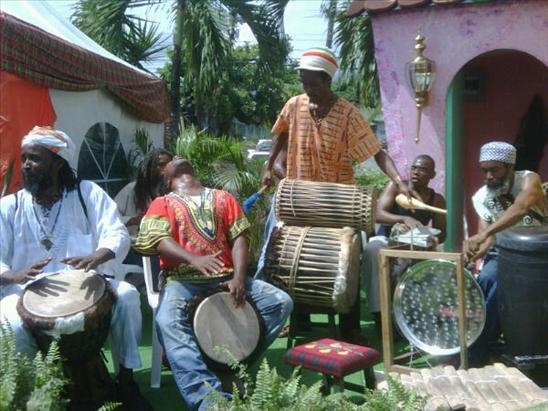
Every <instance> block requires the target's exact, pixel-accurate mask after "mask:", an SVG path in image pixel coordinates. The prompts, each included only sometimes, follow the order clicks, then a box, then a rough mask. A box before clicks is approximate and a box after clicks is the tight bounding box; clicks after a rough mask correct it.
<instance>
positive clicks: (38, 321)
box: [17, 270, 116, 364]
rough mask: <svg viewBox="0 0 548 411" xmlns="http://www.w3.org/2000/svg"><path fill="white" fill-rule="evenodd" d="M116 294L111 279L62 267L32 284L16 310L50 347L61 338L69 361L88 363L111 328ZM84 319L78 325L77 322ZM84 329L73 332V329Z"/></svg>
mask: <svg viewBox="0 0 548 411" xmlns="http://www.w3.org/2000/svg"><path fill="white" fill-rule="evenodd" d="M115 300H116V294H115V292H114V290H113V289H112V286H111V285H110V283H109V282H108V281H107V280H105V279H104V278H103V277H101V276H100V275H98V274H97V273H95V272H94V271H89V272H85V271H83V270H67V271H59V272H57V273H55V274H52V275H50V276H47V277H45V278H42V279H40V280H38V281H36V282H35V283H33V284H31V285H29V286H28V287H27V288H26V289H25V291H24V292H23V294H22V295H21V298H20V299H19V302H18V303H17V311H18V313H19V315H20V317H21V319H22V321H23V322H24V323H25V325H26V326H27V327H28V328H29V329H30V331H31V332H32V334H33V336H34V337H35V339H36V342H37V344H38V347H39V348H40V350H42V351H47V349H48V347H49V345H50V343H51V341H52V339H53V338H55V339H58V338H59V349H60V352H61V355H62V356H63V357H64V358H65V359H66V360H67V361H68V362H70V363H79V364H81V363H85V362H87V361H89V360H91V359H92V358H93V357H95V356H96V355H97V354H98V353H99V351H100V350H101V347H102V346H103V344H104V342H105V340H106V338H107V336H108V333H109V330H110V318H111V308H112V305H113V304H114V302H115ZM78 321H83V324H81V325H80V327H78V326H77V325H75V323H76V322H78ZM75 328H80V329H81V328H83V331H76V332H72V331H71V330H72V329H75Z"/></svg>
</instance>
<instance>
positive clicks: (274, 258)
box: [264, 226, 361, 313]
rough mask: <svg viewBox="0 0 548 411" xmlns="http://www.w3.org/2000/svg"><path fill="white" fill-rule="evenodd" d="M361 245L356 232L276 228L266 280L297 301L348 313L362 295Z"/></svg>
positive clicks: (349, 230) (348, 230) (329, 229)
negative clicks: (360, 293)
mask: <svg viewBox="0 0 548 411" xmlns="http://www.w3.org/2000/svg"><path fill="white" fill-rule="evenodd" d="M360 254H361V243H360V238H359V236H358V233H357V231H356V230H354V229H352V228H349V227H346V228H342V229H341V228H323V227H295V226H282V227H277V228H275V229H274V231H273V233H272V237H271V239H270V243H269V245H268V251H267V256H266V261H265V270H264V272H265V276H266V277H265V278H266V279H267V281H270V282H271V283H272V284H274V285H276V286H277V287H279V288H281V289H283V290H284V291H286V292H287V293H288V294H289V295H290V296H291V297H292V298H293V300H294V301H295V302H297V303H304V304H311V305H319V306H324V307H333V308H334V309H335V310H336V311H337V312H339V313H347V312H349V311H350V308H351V307H352V305H353V304H354V302H355V300H356V296H357V295H358V285H359V275H360Z"/></svg>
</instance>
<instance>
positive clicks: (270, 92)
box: [159, 45, 302, 135]
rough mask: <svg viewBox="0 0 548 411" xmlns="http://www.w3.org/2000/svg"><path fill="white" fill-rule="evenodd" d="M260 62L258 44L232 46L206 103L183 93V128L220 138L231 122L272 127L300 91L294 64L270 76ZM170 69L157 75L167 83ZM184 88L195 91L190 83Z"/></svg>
mask: <svg viewBox="0 0 548 411" xmlns="http://www.w3.org/2000/svg"><path fill="white" fill-rule="evenodd" d="M259 59H260V51H259V47H258V46H257V45H245V46H241V47H235V48H234V50H233V52H232V55H231V56H230V57H228V58H227V60H226V61H225V63H224V65H223V67H222V70H221V71H220V72H219V75H218V77H217V79H216V82H217V83H216V86H215V87H213V88H212V89H211V90H210V91H209V92H208V93H207V100H204V99H202V100H200V99H199V98H198V97H199V96H196V93H195V92H194V91H187V92H185V93H184V97H183V99H182V101H181V106H182V107H183V110H182V115H183V117H184V122H185V123H186V125H190V124H194V125H196V126H197V127H199V128H207V130H208V131H209V132H210V133H213V134H217V135H223V134H228V133H229V132H230V128H231V126H232V124H233V119H237V120H239V121H240V122H242V123H245V124H256V125H263V124H267V125H270V124H272V123H273V122H274V120H275V119H276V116H277V115H278V113H279V111H280V109H281V107H282V106H283V104H284V103H285V101H287V100H288V99H289V97H291V96H293V95H295V94H298V93H300V92H302V88H301V85H300V82H299V77H298V73H297V71H296V70H295V64H292V63H288V64H287V65H284V66H282V67H281V68H280V69H278V70H277V71H276V73H272V72H267V71H264V70H261V67H260V65H259ZM171 70H172V66H171V63H168V64H166V65H165V66H164V67H163V68H162V69H161V71H160V72H159V73H160V76H161V77H162V78H163V79H164V80H166V82H167V83H168V84H170V83H171V79H170V73H171ZM184 88H185V89H186V90H194V87H193V85H192V84H189V85H187V86H185V87H184Z"/></svg>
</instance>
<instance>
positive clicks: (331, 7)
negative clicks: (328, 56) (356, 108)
mask: <svg viewBox="0 0 548 411" xmlns="http://www.w3.org/2000/svg"><path fill="white" fill-rule="evenodd" d="M350 1H351V0H345V1H343V2H339V4H338V3H337V1H336V0H323V1H322V4H321V8H320V11H321V12H322V14H323V16H324V17H325V18H326V19H327V20H328V27H327V38H326V46H327V47H330V48H331V47H332V44H333V35H335V46H336V48H337V49H338V51H339V57H340V67H341V71H342V73H343V76H342V82H343V83H344V82H354V83H355V84H356V89H357V93H358V96H357V97H358V100H359V102H360V103H361V104H362V105H364V106H367V107H377V106H378V105H379V96H380V92H379V80H378V75H377V65H376V63H375V45H374V42H373V27H372V26H371V19H370V18H369V16H367V15H366V16H361V17H358V18H348V16H347V15H346V9H347V8H348V6H349V4H350ZM334 26H335V27H334Z"/></svg>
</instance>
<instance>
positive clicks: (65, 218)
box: [0, 181, 130, 276]
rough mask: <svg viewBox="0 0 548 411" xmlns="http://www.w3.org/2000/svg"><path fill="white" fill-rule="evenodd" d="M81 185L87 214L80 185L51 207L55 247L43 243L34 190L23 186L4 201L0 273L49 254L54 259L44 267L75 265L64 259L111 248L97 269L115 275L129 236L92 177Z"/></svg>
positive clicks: (0, 208) (0, 215)
mask: <svg viewBox="0 0 548 411" xmlns="http://www.w3.org/2000/svg"><path fill="white" fill-rule="evenodd" d="M80 190H81V193H82V198H83V200H84V202H85V204H86V207H87V214H88V217H87V218H86V216H85V214H84V210H83V207H82V204H81V202H80V199H79V198H78V190H77V189H75V190H73V191H70V192H68V193H67V192H65V193H64V194H63V197H62V199H60V200H59V201H57V203H55V204H54V205H53V207H52V209H51V213H50V218H49V220H50V224H49V228H51V229H52V232H51V233H50V234H51V236H50V240H51V242H52V243H53V246H52V247H51V249H50V250H47V249H46V247H45V246H44V245H42V244H41V242H40V239H41V237H40V221H39V219H40V213H39V212H38V213H37V209H38V207H37V206H36V205H34V204H33V199H32V195H31V194H30V193H29V192H28V191H26V190H20V191H18V192H17V193H15V194H12V195H9V196H7V197H4V198H2V199H1V200H0V275H1V274H2V273H3V272H5V271H7V270H16V271H17V270H22V269H25V268H28V267H30V266H31V265H32V264H35V263H37V262H39V261H42V260H44V259H46V258H48V257H51V258H52V260H51V261H50V263H49V264H48V265H46V266H45V267H44V272H54V271H59V270H70V269H72V267H70V266H68V265H66V264H63V263H61V261H60V260H62V259H64V258H67V257H76V256H87V255H89V254H91V253H93V252H95V251H96V250H97V249H99V248H108V249H109V250H111V251H112V252H113V253H114V254H115V258H114V259H112V260H110V261H108V262H106V263H104V264H101V265H100V266H98V267H97V268H96V271H97V272H99V273H103V274H107V275H111V276H113V275H115V273H116V272H118V271H119V270H120V264H121V263H122V261H123V260H124V258H125V257H126V254H127V252H128V250H129V246H130V240H129V235H128V232H127V229H126V227H125V226H124V224H123V223H122V221H121V219H120V215H119V213H118V209H117V207H116V203H115V202H114V201H113V200H112V199H111V198H110V197H109V196H108V195H107V193H105V192H104V191H103V190H102V189H101V188H100V187H99V186H98V185H96V184H95V183H93V182H91V181H82V182H81V183H80ZM16 196H17V201H16ZM35 207H36V209H35ZM38 210H39V209H38ZM57 212H59V215H58V217H57ZM55 220H57V222H56V223H54V221H55ZM42 225H43V220H42Z"/></svg>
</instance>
